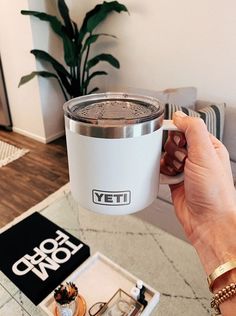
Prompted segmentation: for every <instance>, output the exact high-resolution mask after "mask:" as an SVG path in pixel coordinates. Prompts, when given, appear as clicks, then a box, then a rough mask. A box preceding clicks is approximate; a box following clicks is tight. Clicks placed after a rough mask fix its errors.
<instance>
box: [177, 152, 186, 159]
mask: <svg viewBox="0 0 236 316" xmlns="http://www.w3.org/2000/svg"><path fill="white" fill-rule="evenodd" d="M175 157H176V158H177V159H178V160H179V161H183V160H184V159H185V157H186V155H185V154H184V153H183V152H182V151H179V150H177V151H175Z"/></svg>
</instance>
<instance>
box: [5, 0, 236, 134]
mask: <svg viewBox="0 0 236 316" xmlns="http://www.w3.org/2000/svg"><path fill="white" fill-rule="evenodd" d="M120 1H121V0H120ZM100 2H102V1H97V0H90V1H87V0H67V3H68V5H69V7H70V10H71V14H72V16H73V18H74V20H76V21H77V22H79V25H80V22H81V19H82V16H84V15H85V13H86V11H88V10H90V9H92V8H93V7H94V5H95V4H96V3H100ZM121 2H122V3H124V4H125V5H127V7H128V9H129V11H130V16H129V15H127V14H125V13H122V14H120V15H119V14H114V15H113V16H111V17H109V18H108V20H107V21H106V22H105V23H104V24H103V25H102V26H101V27H100V28H99V31H104V32H110V33H111V34H114V35H117V36H118V38H119V39H118V40H117V41H111V40H109V39H103V40H102V41H100V44H96V46H95V51H93V53H94V54H95V53H99V52H102V51H103V52H104V51H105V52H111V53H112V54H114V55H115V56H116V57H118V59H119V61H120V63H121V69H120V70H119V71H117V70H115V69H112V68H111V67H109V66H107V65H106V64H101V65H100V66H99V68H100V69H102V70H104V69H105V70H107V71H108V72H109V74H110V75H109V76H107V77H100V78H99V80H95V81H94V85H95V84H98V85H99V86H100V87H101V88H102V90H111V89H112V88H117V87H119V86H123V87H125V86H128V87H135V88H145V89H156V90H160V89H165V88H169V87H180V86H196V87H197V88H198V97H199V98H200V99H208V100H212V101H219V102H220V101H225V102H227V103H228V104H231V105H235V106H236V89H235V82H236V57H235V56H236V17H235V11H236V2H235V1H234V0H228V1H223V0H217V1H215V0H199V1H189V0H178V1H170V0H149V1H146V2H144V1H143V0H123V1H121ZM55 3H56V0H37V1H35V0H28V1H27V0H11V1H8V0H1V2H0V45H1V54H2V59H3V63H4V68H5V76H6V81H7V89H8V93H9V99H10V106H11V111H12V114H13V115H12V116H13V123H14V126H16V127H17V128H19V129H25V130H26V131H27V132H28V131H30V133H32V134H37V135H38V136H39V138H40V137H43V138H45V139H51V138H53V137H54V136H55V135H57V134H58V135H59V134H60V133H61V132H62V131H63V117H62V116H63V114H62V109H61V106H62V103H63V102H64V99H63V97H62V95H61V92H58V91H59V89H58V88H57V85H56V84H55V82H53V81H52V80H46V79H40V80H39V81H38V80H37V79H35V80H33V81H32V82H30V83H28V84H26V85H25V86H23V87H22V88H20V89H18V88H17V84H18V81H19V78H20V76H21V75H22V74H25V73H28V72H30V71H32V70H34V69H36V67H37V69H41V65H40V64H38V63H37V66H35V62H34V57H33V56H31V54H29V51H30V49H32V48H40V49H45V50H48V51H50V52H51V53H52V54H53V55H54V56H59V57H61V56H60V53H59V52H60V50H61V49H60V43H59V41H58V40H57V38H56V37H55V36H54V35H52V34H51V33H49V32H48V30H49V29H48V26H47V25H46V23H44V25H43V23H42V22H39V21H38V20H36V19H35V18H31V19H30V18H29V17H26V16H21V15H20V14H19V11H20V9H23V8H26V9H27V6H28V5H29V8H30V9H32V10H39V9H42V10H43V9H45V8H47V10H49V11H50V12H54V11H55V8H54V7H55ZM46 5H47V7H46ZM2 8H3V9H2ZM30 20H31V22H30ZM9 21H10V22H9ZM30 23H31V24H30ZM30 27H32V33H33V35H31V34H30V32H31V31H30ZM31 36H33V41H32V37H31ZM16 52H17V53H16ZM39 87H40V88H39ZM26 116H27V117H28V119H27V120H26ZM42 126H43V127H42ZM53 135H54V136H53Z"/></svg>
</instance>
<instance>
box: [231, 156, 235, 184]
mask: <svg viewBox="0 0 236 316" xmlns="http://www.w3.org/2000/svg"><path fill="white" fill-rule="evenodd" d="M230 164H231V170H232V174H233V179H234V186H236V162H235V161H230Z"/></svg>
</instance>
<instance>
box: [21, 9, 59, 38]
mask: <svg viewBox="0 0 236 316" xmlns="http://www.w3.org/2000/svg"><path fill="white" fill-rule="evenodd" d="M21 14H23V15H31V16H35V17H36V18H38V19H40V20H42V21H46V22H49V23H50V26H51V28H52V29H53V31H54V32H55V33H56V34H57V35H59V36H60V37H63V36H64V31H63V25H62V23H61V22H60V21H59V20H58V18H57V17H56V16H53V15H50V14H47V13H44V12H38V11H27V10H22V11H21Z"/></svg>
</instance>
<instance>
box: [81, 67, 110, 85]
mask: <svg viewBox="0 0 236 316" xmlns="http://www.w3.org/2000/svg"><path fill="white" fill-rule="evenodd" d="M104 75H107V72H106V71H94V72H93V73H92V74H91V75H89V76H88V78H87V79H86V80H85V82H83V84H82V85H83V89H87V87H88V85H89V83H90V81H91V80H92V79H93V78H94V77H96V76H104Z"/></svg>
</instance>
